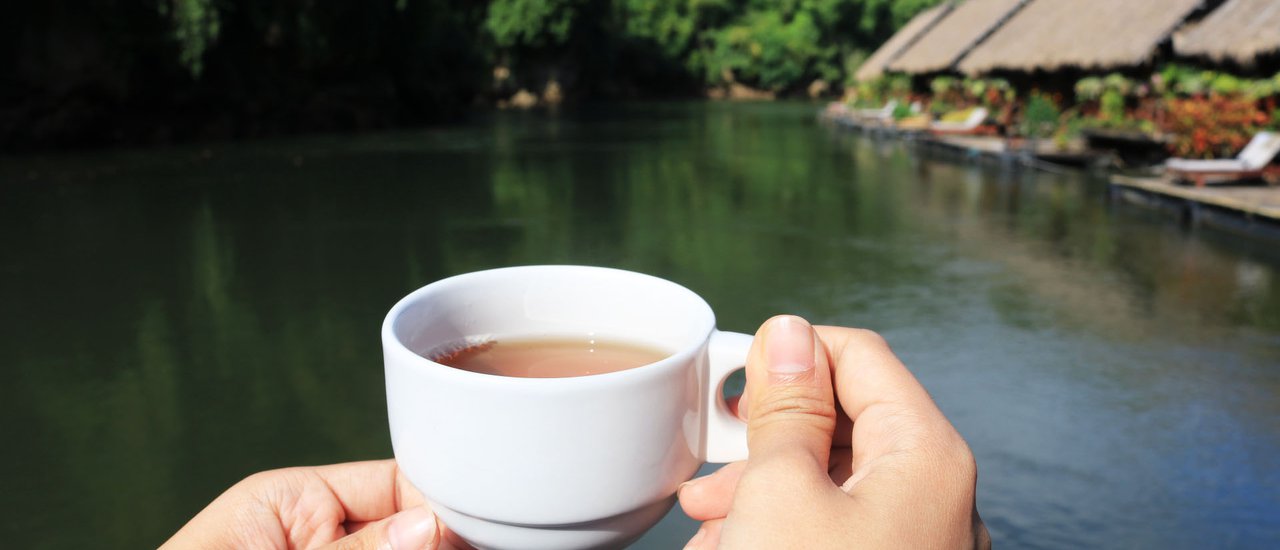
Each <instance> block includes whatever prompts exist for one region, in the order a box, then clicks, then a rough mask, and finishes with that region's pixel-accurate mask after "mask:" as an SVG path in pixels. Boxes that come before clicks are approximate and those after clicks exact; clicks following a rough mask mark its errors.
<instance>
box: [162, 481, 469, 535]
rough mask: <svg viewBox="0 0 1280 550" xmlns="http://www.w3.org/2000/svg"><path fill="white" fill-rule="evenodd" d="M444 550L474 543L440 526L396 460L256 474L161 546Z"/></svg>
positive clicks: (232, 489) (231, 490)
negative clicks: (401, 471)
mask: <svg viewBox="0 0 1280 550" xmlns="http://www.w3.org/2000/svg"><path fill="white" fill-rule="evenodd" d="M182 548H218V549H223V548H225V549H232V548H235V549H263V550H267V549H270V550H292V549H295V548H297V549H314V548H320V549H324V550H374V549H377V550H447V549H451V548H469V547H468V546H466V545H465V544H464V543H462V542H461V541H459V540H458V539H457V538H456V537H455V536H453V534H452V533H450V532H449V531H448V529H446V528H445V527H444V526H443V525H442V524H440V523H439V522H438V521H437V520H436V517H435V515H434V514H432V513H431V510H430V509H428V508H427V507H426V505H425V503H424V500H423V498H422V494H421V493H419V492H418V491H417V489H414V488H413V485H412V484H410V483H409V481H408V480H407V479H405V477H404V476H403V475H402V474H401V473H400V469H399V468H398V467H397V466H396V462H395V461H394V460H378V461H371V462H351V463H347V464H333V465H330V466H315V467H308V468H285V469H281V470H271V471H268V472H262V473H258V474H254V475H251V476H249V477H247V478H245V479H244V481H241V482H240V483H237V484H235V485H234V486H233V487H231V488H230V489H227V491H226V492H225V493H222V495H220V496H219V497H218V498H216V499H214V501H213V502H211V503H210V504H209V505H208V506H206V507H205V509H204V510H202V511H200V513H199V514H196V516H195V517H194V518H192V519H191V521H189V522H187V524H186V525H185V526H183V527H182V529H180V530H179V531H178V532H177V533H176V534H174V535H173V537H172V538H170V539H169V541H168V542H165V543H164V545H163V546H161V550H177V549H182Z"/></svg>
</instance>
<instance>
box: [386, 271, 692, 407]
mask: <svg viewBox="0 0 1280 550" xmlns="http://www.w3.org/2000/svg"><path fill="white" fill-rule="evenodd" d="M561 269H572V270H590V271H595V272H598V273H607V274H613V275H617V276H624V277H639V278H644V279H649V280H650V281H652V282H655V283H658V284H660V285H665V286H669V287H674V289H675V290H676V291H677V292H680V293H683V294H686V295H687V296H688V297H689V299H690V303H691V304H693V305H694V307H695V308H696V309H698V310H699V313H700V314H701V316H702V317H704V319H705V321H704V323H703V324H704V327H703V328H704V329H705V330H702V331H699V334H697V336H696V339H695V336H694V335H693V334H691V335H690V336H689V339H688V340H687V341H686V342H684V343H683V344H681V345H680V347H678V348H677V349H675V350H673V351H672V353H671V354H670V355H667V356H666V357H664V358H662V359H660V360H658V361H655V362H653V363H648V364H645V365H640V366H638V367H635V368H630V369H625V370H620V371H614V372H606V373H600V374H592V375H587V376H566V377H554V378H529V377H517V376H502V375H497V374H487V373H479V372H472V371H467V370H462V369H457V368H453V367H450V366H448V365H444V364H442V363H438V362H436V361H432V360H430V359H428V358H426V357H423V356H422V355H419V354H418V353H416V352H414V351H413V350H411V349H409V347H408V346H406V345H405V344H404V342H402V341H401V340H400V338H399V337H398V336H397V335H396V330H395V324H396V321H397V320H398V319H399V318H400V316H401V315H402V314H403V313H404V310H405V309H407V308H408V307H409V306H411V305H413V304H415V303H417V302H419V301H421V300H422V299H424V298H425V297H426V296H428V295H430V294H432V293H434V292H437V291H438V290H439V289H440V288H441V287H446V286H450V285H454V284H459V283H460V282H461V281H462V280H464V279H468V278H472V277H474V276H478V275H482V274H495V273H502V272H516V271H551V270H561ZM715 326H716V320H715V312H714V311H712V309H711V305H710V304H708V303H707V301H706V300H705V299H703V298H702V297H701V296H699V295H698V294H697V293H696V292H694V291H692V290H690V289H689V288H687V287H685V286H683V285H681V284H679V283H676V282H673V281H670V280H667V279H663V278H661V277H657V276H654V275H649V274H645V273H640V272H636V271H629V270H625V269H618V268H612V267H601V266H590V265H573V264H530V265H518V266H508V267H499V268H494V269H484V270H479V271H471V272H467V273H460V274H457V275H452V276H449V277H446V278H443V279H439V280H436V281H433V282H431V283H429V284H427V285H425V286H422V287H420V288H418V289H416V290H414V291H413V292H410V293H409V294H407V295H405V296H404V297H402V298H400V299H399V300H398V301H396V303H395V305H393V306H391V309H390V310H389V311H388V312H387V315H386V317H385V318H384V319H383V322H382V343H383V348H384V350H385V353H386V354H387V355H388V357H390V356H393V355H395V356H399V361H404V362H407V363H408V364H407V368H429V369H431V373H432V375H433V376H442V377H445V378H446V379H452V380H456V381H458V382H469V383H475V384H485V385H493V384H500V385H520V386H534V387H540V388H557V389H573V388H580V387H590V386H597V385H600V384H614V383H618V382H625V381H626V380H630V379H632V378H639V377H647V376H649V375H650V374H649V373H654V372H655V371H660V370H664V369H665V368H673V367H674V366H675V365H681V364H685V363H687V362H688V361H689V360H691V359H692V357H693V355H694V354H696V353H698V352H699V350H700V349H701V348H702V347H703V346H704V345H705V344H706V343H707V342H708V340H709V339H710V337H711V334H712V333H713V332H715ZM390 364H391V363H390V362H388V365H390Z"/></svg>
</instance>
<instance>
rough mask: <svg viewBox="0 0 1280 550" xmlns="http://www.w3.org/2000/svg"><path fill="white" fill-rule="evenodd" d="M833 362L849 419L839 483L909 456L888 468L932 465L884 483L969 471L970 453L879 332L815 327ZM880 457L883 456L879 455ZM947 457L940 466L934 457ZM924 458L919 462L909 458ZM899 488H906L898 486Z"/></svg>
mask: <svg viewBox="0 0 1280 550" xmlns="http://www.w3.org/2000/svg"><path fill="white" fill-rule="evenodd" d="M816 330H817V332H818V334H819V336H820V337H821V340H822V342H823V344H824V345H825V346H826V348H827V353H828V354H829V355H830V360H831V362H832V364H834V365H836V368H835V370H834V371H833V374H832V375H833V377H834V382H835V388H836V394H837V396H838V398H839V402H840V406H841V408H842V409H843V411H844V412H845V413H846V414H847V415H848V416H849V418H850V419H851V420H852V422H853V429H852V430H851V443H850V447H851V448H852V462H853V464H852V465H853V472H852V474H851V476H850V478H849V479H848V480H847V481H846V482H845V483H844V488H845V489H846V490H849V489H850V488H852V486H853V485H854V484H857V483H859V482H860V481H861V480H862V479H863V478H865V477H866V476H868V475H869V474H870V473H871V472H872V470H873V469H874V467H875V466H876V464H885V463H886V462H885V461H887V462H894V463H905V462H904V461H914V463H913V464H911V466H912V467H899V468H886V469H885V471H891V472H898V473H903V472H908V471H914V472H921V473H925V472H928V473H931V474H934V475H928V476H913V478H912V479H906V478H903V477H902V476H898V475H895V476H891V477H892V479H886V481H885V483H886V484H887V485H896V486H898V487H899V488H900V489H904V488H905V487H904V486H903V484H906V483H918V484H921V485H922V486H924V485H928V484H937V483H939V482H940V481H942V480H940V479H937V475H936V474H937V473H938V472H940V471H941V472H942V474H945V475H946V476H948V477H952V476H954V477H956V478H957V479H961V480H964V479H968V478H972V477H973V476H974V475H976V474H975V473H974V471H975V468H976V467H975V466H973V463H972V462H973V459H972V453H971V452H970V451H969V448H968V445H966V444H965V442H964V439H963V438H961V437H960V434H959V433H958V432H956V430H955V428H954V427H952V425H951V423H950V422H949V421H947V419H946V417H945V416H944V415H943V414H942V411H941V410H939V409H938V407H937V405H936V404H935V403H934V402H933V399H932V398H931V397H929V393H928V392H927V391H925V389H924V386H922V385H920V382H919V381H918V380H916V378H915V376H913V375H912V374H911V372H910V371H909V370H907V368H906V366H905V365H903V364H902V361H900V360H899V359H898V357H897V356H895V355H894V354H893V351H892V350H891V349H889V345H888V343H886V342H885V340H884V338H882V337H880V336H879V335H878V334H876V333H874V332H871V331H868V330H860V329H850V328H843V327H816ZM882 459H883V460H882ZM939 464H946V465H948V468H945V469H941V470H940V469H939V468H937V467H936V465H939ZM922 465H923V466H925V467H923V468H916V467H914V466H922ZM900 492H903V491H900Z"/></svg>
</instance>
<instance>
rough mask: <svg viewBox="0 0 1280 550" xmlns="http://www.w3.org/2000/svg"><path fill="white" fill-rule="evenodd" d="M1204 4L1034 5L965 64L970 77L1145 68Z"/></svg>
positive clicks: (1038, 1) (1133, 0) (1089, 0)
mask: <svg viewBox="0 0 1280 550" xmlns="http://www.w3.org/2000/svg"><path fill="white" fill-rule="evenodd" d="M1201 2H1202V0H1031V2H1030V3H1028V4H1027V5H1026V6H1023V8H1022V9H1021V10H1018V13H1016V14H1014V16H1013V17H1011V18H1009V21H1007V22H1006V23H1005V24H1004V25H1002V26H1001V27H1000V28H999V29H996V31H995V32H994V33H991V36H989V37H988V38H987V39H986V40H984V41H983V42H982V43H981V44H979V45H978V46H977V47H976V48H974V49H973V50H972V51H970V52H969V55H967V56H965V58H964V59H962V60H960V63H959V65H958V67H959V69H960V70H961V71H964V72H966V73H981V72H987V71H992V70H997V69H1006V70H1018V71H1030V70H1035V69H1041V70H1053V69H1058V68H1062V67H1080V68H1083V69H1109V68H1114V67H1121V66H1127V65H1140V64H1142V63H1144V62H1146V61H1148V60H1150V59H1151V56H1152V54H1153V53H1154V52H1155V49H1156V47H1157V46H1159V45H1160V43H1161V42H1163V41H1165V40H1166V39H1168V37H1169V35H1170V34H1172V33H1173V30H1174V29H1175V28H1177V26H1178V25H1180V24H1181V23H1182V21H1183V20H1184V19H1186V17H1187V16H1188V15H1189V14H1190V13H1191V12H1192V11H1193V10H1195V9H1196V8H1197V7H1199V5H1200V3H1201Z"/></svg>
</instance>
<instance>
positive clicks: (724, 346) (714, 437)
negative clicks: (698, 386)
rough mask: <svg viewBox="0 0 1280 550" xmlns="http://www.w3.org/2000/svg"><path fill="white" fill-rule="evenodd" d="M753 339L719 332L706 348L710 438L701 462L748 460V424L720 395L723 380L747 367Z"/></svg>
mask: <svg viewBox="0 0 1280 550" xmlns="http://www.w3.org/2000/svg"><path fill="white" fill-rule="evenodd" d="M752 339H753V338H752V337H751V336H750V335H747V334H742V333H740V332H722V331H718V330H717V331H716V332H715V333H714V334H712V335H711V342H710V344H709V345H708V346H707V355H708V361H707V362H708V364H709V368H708V369H707V371H708V372H709V376H708V377H707V395H706V397H705V399H706V411H707V417H706V418H707V431H706V434H707V437H706V440H705V441H706V443H705V446H704V449H703V457H702V459H703V460H704V461H705V462H734V461H737V460H746V458H747V423H746V422H743V421H742V420H741V419H739V418H738V417H737V416H735V415H734V414H733V413H732V412H731V411H729V406H728V405H726V404H725V402H724V397H723V396H722V395H721V389H720V388H721V387H722V386H724V381H725V379H726V378H728V377H729V375H730V374H732V373H733V372H734V371H737V370H738V369H741V368H743V367H745V366H746V365H747V354H748V353H749V352H750V351H751V341H752Z"/></svg>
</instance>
